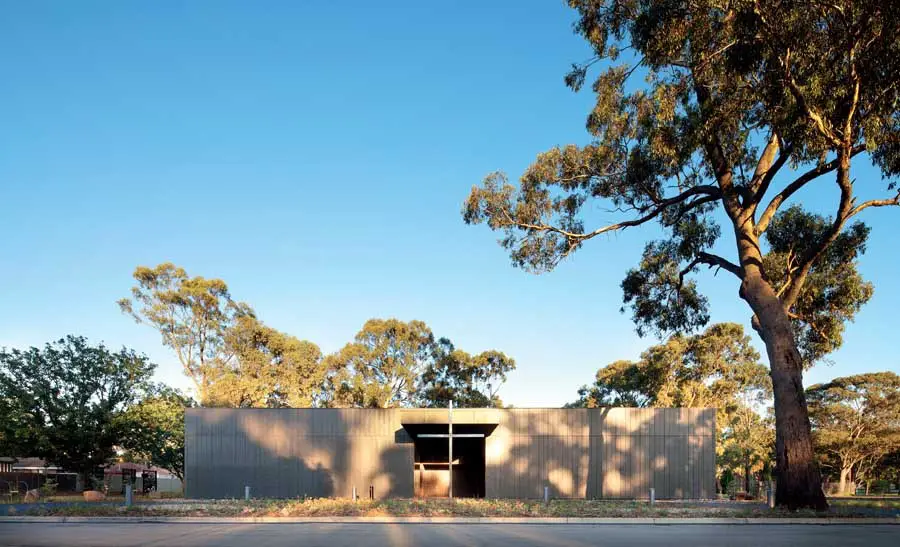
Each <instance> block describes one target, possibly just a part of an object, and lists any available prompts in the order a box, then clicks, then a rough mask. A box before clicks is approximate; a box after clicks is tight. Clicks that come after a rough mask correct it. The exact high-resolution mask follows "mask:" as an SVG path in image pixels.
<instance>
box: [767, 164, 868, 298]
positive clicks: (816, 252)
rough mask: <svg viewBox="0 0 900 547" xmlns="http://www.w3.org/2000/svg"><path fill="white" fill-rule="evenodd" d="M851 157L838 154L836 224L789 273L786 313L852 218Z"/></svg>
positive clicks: (832, 225)
mask: <svg viewBox="0 0 900 547" xmlns="http://www.w3.org/2000/svg"><path fill="white" fill-rule="evenodd" d="M851 157H852V153H851V150H850V149H849V148H848V149H844V150H841V151H840V152H839V153H838V158H837V160H838V168H837V177H836V182H837V185H838V187H839V188H840V189H841V197H840V202H839V203H838V210H837V214H835V216H834V222H832V223H831V227H830V228H829V229H828V231H827V232H826V233H825V235H824V237H822V239H821V241H819V242H818V243H817V244H816V245H815V246H813V247H812V248H810V249H809V251H807V253H806V254H805V255H804V256H803V258H802V260H801V261H800V262H799V265H798V267H797V268H796V269H795V270H793V271H789V272H788V276H787V277H788V281H787V283H786V286H787V287H788V288H787V290H786V291H785V294H784V296H783V297H782V300H781V304H782V306H783V307H784V309H785V311H789V310H790V309H791V308H792V307H793V305H794V303H795V302H796V301H797V298H799V296H800V291H801V290H802V289H803V284H804V282H805V281H806V276H807V275H808V274H809V270H810V269H811V268H812V265H813V264H814V263H815V262H816V260H818V258H819V257H820V256H821V255H822V253H823V252H825V249H827V248H828V246H829V245H831V244H832V243H834V240H835V239H837V237H838V235H839V234H840V233H841V230H842V229H843V227H844V223H845V222H846V221H847V219H848V218H850V211H851V209H852V207H853V183H852V182H851V180H850V158H851ZM795 272H796V274H795Z"/></svg>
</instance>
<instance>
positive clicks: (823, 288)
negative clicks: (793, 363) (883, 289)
mask: <svg viewBox="0 0 900 547" xmlns="http://www.w3.org/2000/svg"><path fill="white" fill-rule="evenodd" d="M830 225H831V220H830V219H827V218H824V217H822V216H821V215H816V214H812V213H807V212H804V211H803V210H802V209H801V208H800V207H798V206H793V207H790V208H788V209H786V210H785V211H783V212H779V213H778V214H777V215H775V216H774V217H773V218H772V222H771V224H770V225H769V229H768V230H766V234H765V239H766V242H767V243H768V244H769V252H768V253H767V254H766V255H765V256H764V257H763V266H764V269H765V271H766V274H767V275H768V276H769V280H770V281H771V282H772V284H773V285H774V286H775V287H776V288H777V289H778V290H781V288H783V287H785V286H787V283H788V279H789V272H790V271H791V270H792V267H793V263H794V262H795V261H796V260H797V257H800V256H803V255H804V254H806V253H808V252H809V250H810V249H809V248H810V246H811V245H812V244H813V242H815V241H816V240H818V239H820V238H821V237H822V236H823V235H824V234H825V232H826V231H827V230H828V228H829V226H830ZM798 235H799V236H798ZM810 235H811V236H812V237H809V236H810ZM868 235H869V229H868V228H867V227H866V226H865V225H864V224H863V223H861V222H856V223H854V224H852V225H851V226H850V227H849V228H848V229H847V230H845V231H844V232H841V233H840V234H839V235H838V236H837V238H836V239H835V241H834V243H832V244H831V245H830V246H829V247H828V248H827V249H825V251H824V252H823V253H822V256H821V258H820V259H819V261H818V262H816V264H815V265H814V266H813V268H812V269H811V270H810V272H809V275H808V276H807V278H806V284H805V288H804V290H803V291H802V292H801V293H800V296H799V297H798V298H797V302H796V304H795V305H794V307H793V308H792V309H791V311H790V316H791V319H792V323H793V326H794V333H795V334H794V335H795V337H796V339H797V345H798V349H799V350H800V355H801V357H802V358H803V363H804V365H805V366H807V367H809V366H811V365H812V364H813V363H815V362H816V361H819V360H821V359H822V358H823V357H825V356H826V355H828V354H829V353H831V352H832V351H834V350H835V349H837V348H839V347H840V346H841V343H842V342H843V332H844V325H845V324H846V323H847V322H848V321H852V320H853V318H854V317H855V316H856V313H857V312H859V310H860V308H862V306H863V304H865V303H866V302H868V301H869V299H870V298H871V297H872V294H873V292H874V287H873V286H872V284H871V283H869V282H868V281H866V280H864V279H863V278H862V276H861V275H860V273H859V271H858V270H857V259H858V257H859V255H862V254H863V253H864V252H865V250H866V239H867V237H868Z"/></svg>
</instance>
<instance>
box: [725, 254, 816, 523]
mask: <svg viewBox="0 0 900 547" xmlns="http://www.w3.org/2000/svg"><path fill="white" fill-rule="evenodd" d="M753 258H756V257H753ZM753 258H751V259H750V260H747V261H742V262H744V272H745V275H744V279H743V282H742V283H741V293H740V294H741V298H743V299H744V300H746V301H747V303H748V304H750V307H751V308H752V309H753V312H754V314H755V315H754V320H753V326H754V328H755V329H756V330H757V332H758V333H759V335H760V337H761V338H762V340H763V342H765V344H766V354H767V355H768V358H769V368H770V370H769V375H770V376H771V377H772V389H773V391H774V396H775V424H776V427H775V465H776V473H777V478H778V480H777V485H776V489H775V500H776V503H777V504H778V505H780V506H784V507H787V508H788V509H791V510H793V509H797V508H801V507H812V508H814V509H817V510H825V509H827V508H828V503H827V501H826V500H825V494H824V492H823V491H822V478H821V475H820V474H819V468H818V466H817V465H816V462H815V459H814V454H813V445H812V432H811V427H810V422H809V412H808V410H807V407H806V394H805V392H804V389H803V362H802V360H801V358H800V352H799V351H798V349H797V342H796V340H795V338H794V330H793V328H792V326H791V321H790V318H789V317H788V314H787V311H785V309H784V306H783V304H782V302H781V299H780V298H779V297H778V295H777V294H776V293H775V291H774V289H773V288H772V286H771V285H770V284H769V283H768V282H767V281H766V280H765V279H764V278H763V276H762V272H761V270H760V268H759V266H758V264H761V262H756V261H755V260H753Z"/></svg>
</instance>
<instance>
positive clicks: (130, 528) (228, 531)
mask: <svg viewBox="0 0 900 547" xmlns="http://www.w3.org/2000/svg"><path fill="white" fill-rule="evenodd" d="M898 541H900V526H896V525H894V526H892V525H846V526H844V525H828V526H821V525H752V526H740V525H705V524H703V525H665V526H659V525H657V526H650V525H648V526H642V525H553V526H548V525H540V524H535V525H515V524H190V523H147V524H130V523H126V524H123V523H109V524H75V523H73V524H69V523H66V524H49V523H48V524H35V523H0V545H3V546H7V547H43V546H51V545H52V546H54V547H55V546H65V547H82V546H91V547H106V546H109V547H127V546H133V545H148V546H151V545H152V546H165V547H168V546H172V547H197V546H213V545H215V546H217V547H244V546H249V547H275V546H288V545H291V546H296V545H302V546H304V547H316V546H323V547H345V546H347V547H370V546H372V547H374V546H380V545H384V546H391V547H408V546H417V545H427V546H428V547H449V546H451V545H462V546H474V545H485V546H491V547H499V546H504V545H516V546H532V545H549V546H553V547H580V546H582V545H603V546H614V545H669V546H690V547H701V546H704V545H711V546H712V545H714V546H721V545H736V546H748V545H764V546H766V547H774V546H777V545H791V546H797V547H802V546H805V545H810V546H816V547H821V546H823V545H842V546H850V545H865V546H866V547H877V546H880V545H890V546H896V545H898Z"/></svg>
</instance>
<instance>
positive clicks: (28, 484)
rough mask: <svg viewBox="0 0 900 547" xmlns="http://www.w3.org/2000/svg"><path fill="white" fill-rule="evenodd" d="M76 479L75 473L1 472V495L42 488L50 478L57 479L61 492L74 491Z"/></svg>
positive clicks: (58, 488)
mask: <svg viewBox="0 0 900 547" xmlns="http://www.w3.org/2000/svg"><path fill="white" fill-rule="evenodd" d="M75 479H76V475H75V474H74V473H59V474H47V473H24V472H20V471H6V472H2V473H0V496H5V495H7V494H8V493H9V492H10V491H11V490H12V491H19V492H20V493H22V494H24V493H25V492H26V491H28V490H35V489H37V488H40V487H41V486H43V485H44V484H46V483H47V481H48V480H53V481H56V485H57V486H56V489H57V491H59V492H74V491H75Z"/></svg>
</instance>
